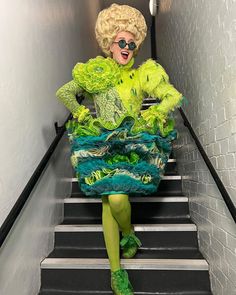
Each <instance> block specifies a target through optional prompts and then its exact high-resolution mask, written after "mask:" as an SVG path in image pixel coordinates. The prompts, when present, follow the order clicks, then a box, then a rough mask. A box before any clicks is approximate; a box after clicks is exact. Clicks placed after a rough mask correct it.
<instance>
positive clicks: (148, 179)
mask: <svg viewBox="0 0 236 295" xmlns="http://www.w3.org/2000/svg"><path fill="white" fill-rule="evenodd" d="M68 126H69V127H68V135H69V138H70V142H71V152H72V154H71V161H72V165H73V167H74V169H75V172H76V177H77V178H78V183H79V185H80V187H81V190H82V192H84V194H85V195H87V196H96V197H101V196H102V195H109V194H117V193H124V194H134V195H138V196H140V195H148V194H152V193H154V192H155V191H156V190H157V188H158V185H159V182H160V180H161V177H162V176H163V174H164V171H165V166H166V164H167V161H168V158H169V155H170V153H171V148H172V146H171V142H172V140H174V139H175V138H176V130H172V131H171V132H170V133H169V135H168V136H166V137H162V136H161V135H160V134H156V135H152V134H149V133H148V132H140V133H138V134H133V133H132V132H131V128H132V122H129V121H126V122H125V121H124V122H123V123H122V124H121V125H120V126H119V127H118V128H117V129H115V130H107V129H102V132H101V134H100V135H98V136H92V135H89V136H76V135H75V134H74V132H73V128H75V122H73V124H72V125H71V124H69V125H68ZM71 126H74V127H73V128H72V127H71Z"/></svg>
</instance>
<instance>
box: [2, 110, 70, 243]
mask: <svg viewBox="0 0 236 295" xmlns="http://www.w3.org/2000/svg"><path fill="white" fill-rule="evenodd" d="M70 118H71V115H69V117H68V118H67V120H66V121H65V123H64V124H63V125H62V126H61V127H59V126H58V124H57V123H55V129H56V133H57V135H56V137H55V139H54V140H53V142H52V143H51V145H50V147H49V149H48V150H47V152H46V153H45V155H44V157H43V158H42V160H41V161H40V163H39V165H38V167H37V168H36V169H35V171H34V173H33V175H32V176H31V178H30V180H29V181H28V183H27V184H26V186H25V188H24V190H23V191H22V193H21V194H20V196H19V198H18V199H17V201H16V203H15V205H14V206H13V208H12V209H11V211H10V213H9V214H8V216H7V217H6V219H5V221H4V222H3V224H2V226H1V228H0V247H1V246H2V244H3V243H4V241H5V239H6V237H7V235H8V234H9V232H10V230H11V228H12V227H13V225H14V223H15V221H16V219H17V217H18V216H19V214H20V212H21V210H22V209H23V207H24V205H25V203H26V201H27V200H28V198H29V196H30V194H31V192H32V190H33V188H34V186H35V185H36V183H37V181H38V180H39V178H40V176H41V174H42V172H43V171H44V168H45V167H46V165H47V163H48V161H49V159H50V158H51V156H52V154H53V152H54V150H55V149H56V147H57V145H58V143H59V141H60V139H61V138H62V136H63V134H64V132H65V125H66V122H67V121H68V120H69V119H70Z"/></svg>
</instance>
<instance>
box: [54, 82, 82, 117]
mask: <svg viewBox="0 0 236 295" xmlns="http://www.w3.org/2000/svg"><path fill="white" fill-rule="evenodd" d="M82 92H83V89H82V88H80V87H79V86H78V84H77V83H75V81H74V80H72V81H70V82H68V83H66V84H65V85H63V86H62V87H61V88H59V89H58V90H57V92H56V97H57V98H58V99H59V100H60V101H61V102H62V103H63V104H64V105H65V106H66V107H67V108H68V109H69V110H70V111H71V113H72V115H75V114H76V113H78V111H79V109H80V104H79V103H78V102H77V100H76V95H77V94H81V93H82Z"/></svg>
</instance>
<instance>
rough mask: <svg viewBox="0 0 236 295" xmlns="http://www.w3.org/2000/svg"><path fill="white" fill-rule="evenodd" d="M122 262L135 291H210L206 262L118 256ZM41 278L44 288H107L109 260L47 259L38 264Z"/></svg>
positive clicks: (95, 289) (108, 283)
mask: <svg viewBox="0 0 236 295" xmlns="http://www.w3.org/2000/svg"><path fill="white" fill-rule="evenodd" d="M121 265H122V267H123V268H125V269H127V270H128V272H129V278H130V281H131V282H132V285H133V287H134V290H138V291H139V292H157V291H158V292H159V294H161V293H160V292H163V293H164V292H166V293H167V294H168V293H171V292H172V294H175V293H178V292H179V293H181V292H186V293H185V294H191V292H195V293H196V292H197V291H198V292H199V291H208V292H209V291H210V286H209V274H208V265H207V263H206V261H205V260H202V259H126V260H124V259H121ZM41 278H42V284H43V286H44V289H51V290H55V289H58V290H67V291H77V292H78V291H83V292H85V291H86V290H89V291H90V292H94V293H93V294H95V291H102V292H104V291H109V290H110V270H109V261H108V259H81V258H47V259H45V260H44V261H42V263H41ZM88 278H90V279H88ZM173 292H175V293H173ZM187 292H189V293H187ZM164 294H165V293H164Z"/></svg>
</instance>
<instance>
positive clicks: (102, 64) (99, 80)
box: [72, 56, 120, 93]
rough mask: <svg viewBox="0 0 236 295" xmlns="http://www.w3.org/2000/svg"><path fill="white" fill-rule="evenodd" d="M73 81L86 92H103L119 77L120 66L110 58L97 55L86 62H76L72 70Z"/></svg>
mask: <svg viewBox="0 0 236 295" xmlns="http://www.w3.org/2000/svg"><path fill="white" fill-rule="evenodd" d="M72 76H73V79H74V81H75V82H76V83H77V84H78V85H79V86H80V87H81V88H83V89H84V90H85V91H86V92H88V93H98V92H103V91H106V90H107V89H109V88H110V87H113V86H114V85H115V84H116V83H117V82H118V80H119V79H120V68H119V66H118V64H117V63H116V62H115V61H114V60H113V59H111V58H109V57H108V58H104V57H102V56H98V57H96V58H92V59H90V60H89V61H88V62H87V63H77V64H76V65H75V67H74V69H73V71H72Z"/></svg>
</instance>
